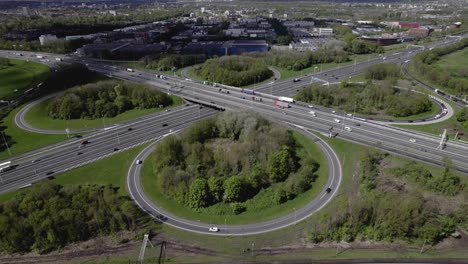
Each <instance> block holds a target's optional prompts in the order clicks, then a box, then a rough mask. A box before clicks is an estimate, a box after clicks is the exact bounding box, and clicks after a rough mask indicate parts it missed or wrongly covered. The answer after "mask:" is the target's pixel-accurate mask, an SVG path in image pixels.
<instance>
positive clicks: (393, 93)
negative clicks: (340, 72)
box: [296, 81, 432, 117]
mask: <svg viewBox="0 0 468 264" xmlns="http://www.w3.org/2000/svg"><path fill="white" fill-rule="evenodd" d="M296 98H297V99H298V100H300V101H303V102H310V103H314V104H318V105H323V106H326V107H331V106H333V107H338V108H342V109H343V110H345V111H347V112H353V111H356V112H357V113H361V114H366V115H368V114H379V113H381V114H385V115H389V116H394V117H406V116H411V115H416V114H420V113H424V112H427V111H430V110H431V108H432V102H431V101H430V100H429V98H427V96H425V95H422V94H418V93H413V92H411V91H402V90H399V89H396V88H394V87H393V86H392V85H391V83H390V82H388V81H385V82H383V83H381V84H379V85H376V84H374V83H371V82H367V83H365V84H363V85H362V84H350V83H346V82H343V83H341V84H340V85H339V86H330V87H326V86H308V87H305V88H303V89H302V90H301V91H300V92H299V93H298V94H297V95H296Z"/></svg>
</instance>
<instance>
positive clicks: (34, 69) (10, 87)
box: [0, 58, 50, 100]
mask: <svg viewBox="0 0 468 264" xmlns="http://www.w3.org/2000/svg"><path fill="white" fill-rule="evenodd" d="M49 72H50V69H49V67H48V66H46V65H43V64H40V63H36V62H27V61H23V60H15V59H7V58H0V99H4V100H11V99H12V98H14V97H15V96H19V95H22V94H23V92H24V91H26V90H27V89H30V88H33V87H34V86H35V85H37V84H39V83H41V82H43V81H44V80H45V79H47V77H48V76H49Z"/></svg>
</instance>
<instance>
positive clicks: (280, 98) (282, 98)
mask: <svg viewBox="0 0 468 264" xmlns="http://www.w3.org/2000/svg"><path fill="white" fill-rule="evenodd" d="M278 100H280V101H283V102H288V103H294V99H293V98H291V97H284V96H279V97H278Z"/></svg>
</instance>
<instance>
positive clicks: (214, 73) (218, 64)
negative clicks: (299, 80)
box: [193, 56, 273, 86]
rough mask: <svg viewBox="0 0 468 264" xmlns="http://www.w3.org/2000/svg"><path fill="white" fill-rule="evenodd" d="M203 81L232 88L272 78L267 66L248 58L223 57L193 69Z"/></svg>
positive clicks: (210, 60) (257, 60)
mask: <svg viewBox="0 0 468 264" xmlns="http://www.w3.org/2000/svg"><path fill="white" fill-rule="evenodd" d="M193 72H194V73H195V74H196V75H198V76H199V77H201V78H203V79H204V80H207V81H210V82H217V83H223V84H227V85H234V86H245V85H249V84H253V83H258V82H261V81H263V80H266V79H268V78H270V77H272V76H273V72H271V71H270V70H269V69H268V67H267V65H266V64H265V63H264V62H263V61H261V60H259V59H255V58H252V57H248V56H225V57H220V58H215V59H209V60H207V61H206V62H205V63H203V64H202V65H199V66H195V67H194V68H193Z"/></svg>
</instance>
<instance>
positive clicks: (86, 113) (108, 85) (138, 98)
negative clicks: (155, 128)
mask: <svg viewBox="0 0 468 264" xmlns="http://www.w3.org/2000/svg"><path fill="white" fill-rule="evenodd" d="M170 104H172V99H171V98H170V97H169V96H168V95H167V94H165V93H162V92H160V91H154V90H150V89H148V87H146V86H144V85H140V84H134V83H129V82H120V81H101V82H97V83H91V84H86V85H83V86H80V87H76V88H73V89H70V90H68V91H67V92H65V94H63V95H59V96H56V97H54V98H53V99H52V101H51V102H50V104H49V105H48V115H49V116H50V117H52V118H57V119H77V118H90V119H93V118H101V117H114V116H116V115H118V114H120V113H123V112H125V111H127V110H131V109H135V108H139V109H148V108H154V107H163V106H168V105H170Z"/></svg>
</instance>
